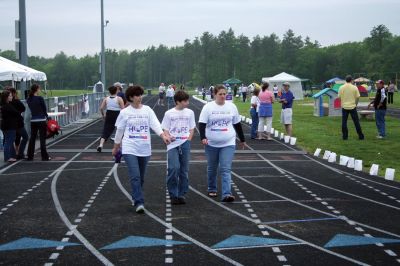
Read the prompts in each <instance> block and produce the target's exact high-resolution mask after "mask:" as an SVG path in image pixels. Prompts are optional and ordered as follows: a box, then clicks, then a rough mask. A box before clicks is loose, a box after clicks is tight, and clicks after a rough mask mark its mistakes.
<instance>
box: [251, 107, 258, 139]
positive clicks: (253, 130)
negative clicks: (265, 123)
mask: <svg viewBox="0 0 400 266" xmlns="http://www.w3.org/2000/svg"><path fill="white" fill-rule="evenodd" d="M250 115H251V120H252V124H251V133H250V137H251V138H252V139H255V138H256V137H257V128H258V113H257V110H256V109H255V108H251V109H250Z"/></svg>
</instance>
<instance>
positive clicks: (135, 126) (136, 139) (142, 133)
mask: <svg viewBox="0 0 400 266" xmlns="http://www.w3.org/2000/svg"><path fill="white" fill-rule="evenodd" d="M115 126H116V128H117V129H123V130H124V137H123V138H122V154H133V155H136V156H140V157H146V156H150V155H151V135H150V129H152V130H153V131H154V132H155V133H156V134H157V135H161V133H163V131H162V128H161V124H160V122H159V121H158V119H157V116H156V114H155V113H154V111H153V109H151V108H150V107H149V106H147V105H142V107H141V108H140V109H136V108H133V107H132V106H131V105H130V106H128V107H126V108H125V109H122V110H121V112H120V113H119V116H118V118H117V122H116V123H115Z"/></svg>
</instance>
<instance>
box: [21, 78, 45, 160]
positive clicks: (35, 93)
mask: <svg viewBox="0 0 400 266" xmlns="http://www.w3.org/2000/svg"><path fill="white" fill-rule="evenodd" d="M39 93H40V86H39V85H38V84H33V85H32V86H31V90H30V92H29V97H28V99H27V100H26V102H27V103H28V107H29V109H30V110H31V114H32V117H31V138H30V139H29V145H28V161H32V160H33V156H34V152H35V142H36V137H37V135H38V132H39V139H40V154H41V156H42V161H50V160H51V158H50V156H49V154H48V153H47V149H46V135H47V122H46V121H47V119H48V118H49V115H48V114H47V107H46V103H45V102H44V99H43V97H42V96H39Z"/></svg>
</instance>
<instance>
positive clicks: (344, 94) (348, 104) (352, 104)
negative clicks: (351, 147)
mask: <svg viewBox="0 0 400 266" xmlns="http://www.w3.org/2000/svg"><path fill="white" fill-rule="evenodd" d="M352 82H353V78H352V76H350V75H348V76H346V84H344V85H343V86H341V87H340V89H339V98H340V100H341V104H342V138H343V140H347V139H348V128H347V119H348V117H349V115H350V116H351V118H352V120H353V123H354V126H355V128H356V131H357V134H358V139H359V140H363V139H364V138H365V137H364V134H363V132H362V129H361V125H360V121H359V118H358V112H357V105H358V101H359V98H360V92H359V91H358V88H357V87H356V86H355V85H353V84H352ZM376 88H377V91H376V94H375V97H373V98H370V99H371V100H372V101H371V102H370V104H369V105H368V108H370V107H371V106H373V107H374V109H375V122H376V128H377V130H378V135H377V136H376V137H377V138H378V139H384V138H385V137H386V126H385V116H386V109H387V103H388V96H387V91H386V89H385V82H384V81H383V80H378V81H377V82H376Z"/></svg>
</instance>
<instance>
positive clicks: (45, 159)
mask: <svg viewBox="0 0 400 266" xmlns="http://www.w3.org/2000/svg"><path fill="white" fill-rule="evenodd" d="M42 161H51V157H47V158H43V159H42Z"/></svg>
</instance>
